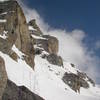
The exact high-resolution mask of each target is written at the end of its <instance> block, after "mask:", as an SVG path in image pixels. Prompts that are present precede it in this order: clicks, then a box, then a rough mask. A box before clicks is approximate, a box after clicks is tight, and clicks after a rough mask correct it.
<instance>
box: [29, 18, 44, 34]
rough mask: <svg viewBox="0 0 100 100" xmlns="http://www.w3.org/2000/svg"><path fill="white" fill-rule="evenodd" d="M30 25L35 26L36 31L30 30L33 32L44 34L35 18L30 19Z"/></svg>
mask: <svg viewBox="0 0 100 100" xmlns="http://www.w3.org/2000/svg"><path fill="white" fill-rule="evenodd" d="M28 25H29V26H31V27H33V29H34V31H33V30H30V33H31V34H35V35H39V36H40V35H43V33H42V31H41V30H40V28H39V27H38V25H37V24H36V20H35V19H33V20H31V21H29V23H28Z"/></svg>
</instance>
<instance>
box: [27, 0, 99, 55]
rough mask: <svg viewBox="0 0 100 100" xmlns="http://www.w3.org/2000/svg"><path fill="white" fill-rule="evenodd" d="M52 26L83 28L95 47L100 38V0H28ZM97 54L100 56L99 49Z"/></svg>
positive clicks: (70, 28) (90, 44) (90, 43)
mask: <svg viewBox="0 0 100 100" xmlns="http://www.w3.org/2000/svg"><path fill="white" fill-rule="evenodd" d="M26 2H27V5H28V6H29V7H31V8H35V9H36V10H37V11H38V12H39V13H40V15H41V16H42V17H43V18H44V20H45V21H46V22H48V23H49V25H51V26H52V27H55V28H62V29H66V30H69V31H71V30H73V29H81V30H83V31H84V32H85V33H86V34H87V38H86V40H85V41H86V42H87V45H88V43H89V45H88V46H90V48H92V49H93V48H94V46H95V42H96V41H98V40H100V0H91V1H90V0H26ZM96 54H97V55H98V56H99V57H100V52H99V50H96Z"/></svg>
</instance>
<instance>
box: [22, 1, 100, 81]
mask: <svg viewBox="0 0 100 100" xmlns="http://www.w3.org/2000/svg"><path fill="white" fill-rule="evenodd" d="M20 4H21V6H22V8H23V10H24V13H25V15H26V18H27V21H30V20H31V19H36V21H37V24H38V25H39V27H40V28H41V30H42V32H43V33H44V34H48V35H52V36H55V37H57V38H58V40H59V55H61V56H62V57H63V59H64V60H65V61H68V62H72V63H74V64H75V65H77V66H78V67H79V68H80V69H81V70H83V71H84V72H86V73H87V74H89V75H90V76H91V77H93V78H94V79H95V80H96V81H97V82H99V81H98V78H99V70H98V68H99V64H100V63H99V58H98V57H97V56H96V55H95V53H94V52H93V51H91V50H89V48H88V47H86V44H85V43H84V42H83V40H84V39H85V38H87V37H86V33H85V32H84V31H83V30H78V29H74V30H73V31H71V32H68V31H66V30H62V29H54V28H53V27H51V26H50V25H48V23H47V22H45V21H44V19H43V18H42V17H41V16H40V15H39V13H38V12H37V10H35V9H31V8H29V7H28V6H26V5H25V3H24V2H20ZM66 24H67V23H66Z"/></svg>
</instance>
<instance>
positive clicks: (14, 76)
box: [0, 0, 100, 100]
mask: <svg viewBox="0 0 100 100" xmlns="http://www.w3.org/2000/svg"><path fill="white" fill-rule="evenodd" d="M58 51H59V41H58V39H57V38H56V37H54V36H50V35H44V34H43V32H42V31H41V29H40V28H39V26H38V25H37V23H36V20H35V19H34V18H33V20H31V21H29V23H27V22H26V18H25V15H24V13H23V10H22V8H21V7H20V5H19V4H18V3H17V1H16V0H9V1H4V2H2V3H1V2H0V57H2V58H1V61H0V67H3V68H2V69H1V71H0V74H2V73H4V74H2V75H4V77H3V78H1V79H4V81H5V82H4V81H3V80H0V84H1V83H2V84H3V90H2V85H1V87H0V91H1V92H0V97H1V98H2V95H3V98H5V99H1V100H8V99H10V100H13V95H11V94H10V95H9V89H8V90H7V88H6V86H7V87H8V88H11V87H13V86H14V87H16V88H15V89H18V88H19V86H20V87H21V86H25V87H24V89H23V88H22V90H18V91H21V93H22V91H23V92H25V90H26V88H28V89H27V91H28V92H27V93H26V94H25V95H26V96H24V95H23V94H22V96H23V99H24V98H25V100H28V99H29V98H30V97H29V96H28V94H30V91H31V98H32V100H42V98H40V99H39V98H37V99H34V96H36V95H35V94H38V95H40V96H41V97H43V98H44V99H45V100H53V99H55V100H62V99H63V100H65V99H66V98H67V93H68V98H70V97H69V96H70V95H72V96H73V98H74V96H75V97H76V98H77V93H80V94H78V95H79V98H80V99H79V100H85V99H86V100H90V99H91V100H95V99H94V98H96V100H99V97H100V95H99V94H100V91H99V89H98V88H97V87H95V82H94V81H93V80H92V79H91V78H90V77H88V76H87V75H86V73H84V72H81V71H80V70H78V69H77V68H76V67H75V65H74V64H72V63H69V62H65V61H63V58H62V57H61V56H60V55H58ZM2 64H3V65H2ZM11 81H12V82H11ZM7 82H8V83H7ZM9 82H10V84H9ZM13 82H14V83H15V84H13ZM46 83H47V84H46ZM16 85H17V86H16ZM49 85H51V86H50V87H49ZM93 89H95V90H93ZM4 90H5V91H4ZM53 90H54V91H53ZM60 90H61V91H60ZM16 91H17V90H16ZM16 91H13V90H12V91H10V92H14V93H15V98H16V99H17V100H19V99H20V98H17V97H16V95H18V93H16ZM18 91H17V92H18ZM84 91H85V92H86V93H87V92H89V93H87V95H88V96H90V99H87V98H89V97H87V98H86V97H85V96H81V94H82V95H86V94H85V93H84ZM96 91H97V92H98V93H97V92H96ZM50 92H51V93H50ZM52 92H54V94H55V98H53V97H54V94H53V93H52ZM60 92H61V94H62V95H61V97H59V93H60ZM70 92H71V94H70ZM5 93H6V95H5ZM34 93H35V94H34ZM65 94H66V95H65ZM57 95H58V96H57ZM95 95H97V97H96V96H95ZM36 97H37V96H36ZM65 97H66V98H65ZM61 98H62V99H61ZM92 98H93V99H92ZM70 99H71V98H70ZM30 100H31V99H30ZM72 100H73V99H72Z"/></svg>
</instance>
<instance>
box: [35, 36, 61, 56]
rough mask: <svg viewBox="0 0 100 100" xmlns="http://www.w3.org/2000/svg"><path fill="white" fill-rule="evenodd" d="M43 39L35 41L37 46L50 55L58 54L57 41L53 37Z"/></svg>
mask: <svg viewBox="0 0 100 100" xmlns="http://www.w3.org/2000/svg"><path fill="white" fill-rule="evenodd" d="M42 37H43V38H44V39H36V44H37V46H39V47H41V48H43V49H44V50H45V51H47V52H48V53H50V54H52V53H53V54H57V53H58V45H59V43H58V39H57V38H56V37H53V36H49V35H43V36H42Z"/></svg>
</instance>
